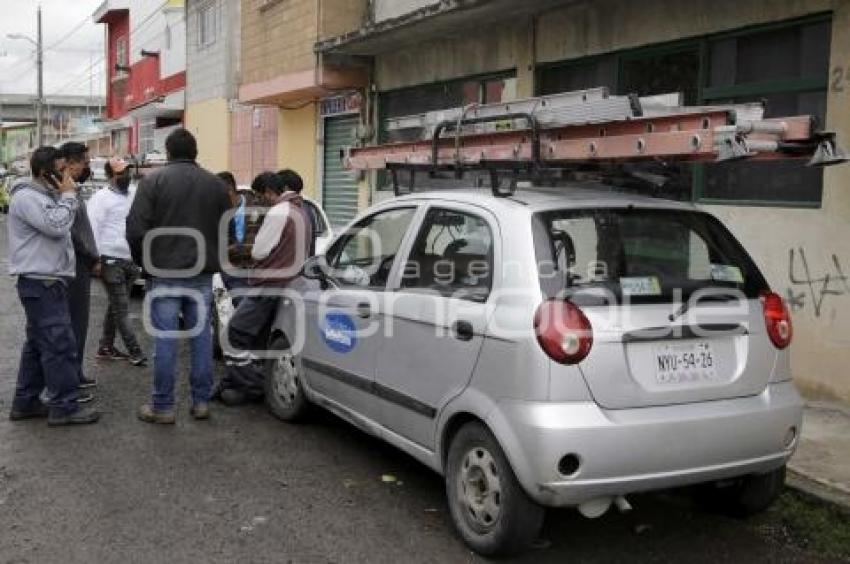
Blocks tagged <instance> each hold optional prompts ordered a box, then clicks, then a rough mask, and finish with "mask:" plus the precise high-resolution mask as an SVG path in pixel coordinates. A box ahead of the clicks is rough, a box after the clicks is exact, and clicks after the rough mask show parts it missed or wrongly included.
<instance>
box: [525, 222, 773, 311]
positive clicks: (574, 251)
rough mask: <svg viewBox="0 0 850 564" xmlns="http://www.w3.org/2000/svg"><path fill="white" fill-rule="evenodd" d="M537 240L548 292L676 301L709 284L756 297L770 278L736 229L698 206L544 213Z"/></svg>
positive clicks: (536, 231) (552, 294)
mask: <svg viewBox="0 0 850 564" xmlns="http://www.w3.org/2000/svg"><path fill="white" fill-rule="evenodd" d="M534 241H535V247H536V253H537V263H538V270H539V274H540V284H541V287H542V289H543V292H544V294H545V295H546V296H547V297H556V296H561V297H572V298H573V299H575V298H583V299H582V301H585V300H587V299H592V296H593V295H594V294H597V295H598V293H597V292H594V291H593V290H594V289H605V290H607V291H608V294H607V295H609V296H610V295H611V294H613V295H614V296H616V297H617V299H618V300H623V298H624V297H627V298H628V300H629V301H630V302H632V303H671V302H674V301H677V300H678V299H687V298H688V297H689V296H690V295H691V294H693V292H695V291H697V290H702V289H705V288H712V289H715V288H717V289H724V288H729V289H735V290H738V291H740V292H743V293H744V294H745V295H746V296H747V297H748V298H755V297H757V296H758V295H759V293H760V292H761V291H762V290H764V289H765V288H766V287H767V284H766V282H765V280H764V277H763V276H762V275H761V273H760V272H759V270H758V268H757V267H756V266H755V264H754V263H753V261H752V259H750V257H749V255H748V254H747V253H746V251H744V249H743V247H741V245H740V244H739V243H738V242H737V241H736V240H735V238H734V237H733V236H732V234H731V233H729V231H728V230H727V229H726V228H725V227H723V225H722V224H721V223H720V222H719V221H718V220H717V219H715V218H714V217H712V216H710V215H708V214H705V213H701V212H696V211H682V210H658V209H641V208H609V209H599V208H595V209H572V210H559V211H552V212H544V213H539V214H537V215H536V216H535V218H534Z"/></svg>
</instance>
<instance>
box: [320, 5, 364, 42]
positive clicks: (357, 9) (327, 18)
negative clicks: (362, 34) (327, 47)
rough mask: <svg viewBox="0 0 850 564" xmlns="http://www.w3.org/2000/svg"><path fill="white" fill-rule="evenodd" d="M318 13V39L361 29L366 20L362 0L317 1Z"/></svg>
mask: <svg viewBox="0 0 850 564" xmlns="http://www.w3.org/2000/svg"><path fill="white" fill-rule="evenodd" d="M317 2H318V4H319V12H320V18H319V19H320V22H321V24H320V26H321V27H320V34H319V35H320V38H321V39H326V38H328V37H336V36H337V35H342V34H344V33H348V32H349V31H353V30H355V29H358V28H359V27H361V26H362V25H363V24H364V23H365V20H366V17H367V14H366V2H364V1H363V0H317Z"/></svg>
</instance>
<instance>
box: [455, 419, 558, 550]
mask: <svg viewBox="0 0 850 564" xmlns="http://www.w3.org/2000/svg"><path fill="white" fill-rule="evenodd" d="M446 493H447V494H448V500H449V509H450V512H451V516H452V521H454V524H455V527H456V528H457V531H458V533H459V534H460V536H461V537H462V538H463V540H464V541H465V542H466V543H467V544H468V545H469V546H470V547H471V548H472V549H473V550H475V551H476V552H478V553H479V554H482V555H485V556H507V555H511V554H516V553H517V552H519V551H521V550H523V549H524V548H525V547H526V546H528V545H529V544H530V543H531V542H533V541H534V540H535V539H536V538H537V535H538V533H539V532H540V527H541V526H542V525H543V516H544V514H545V511H544V509H543V507H541V506H539V505H537V504H536V503H534V502H533V501H532V500H531V499H530V498H529V497H528V495H527V494H526V493H525V491H524V490H523V489H522V486H521V485H520V484H519V482H518V481H517V479H516V476H515V475H514V472H513V470H512V469H511V466H510V464H509V463H508V460H507V458H506V457H505V454H504V452H502V449H501V447H500V446H499V443H498V442H497V441H496V438H495V437H494V436H493V434H492V433H491V432H490V431H489V430H488V429H487V428H486V427H485V426H484V425H482V424H480V423H467V424H466V425H464V426H463V427H462V428H461V429H460V430H459V431H458V433H457V434H456V435H455V436H454V438H453V439H452V442H451V445H450V446H449V453H448V459H447V461H446Z"/></svg>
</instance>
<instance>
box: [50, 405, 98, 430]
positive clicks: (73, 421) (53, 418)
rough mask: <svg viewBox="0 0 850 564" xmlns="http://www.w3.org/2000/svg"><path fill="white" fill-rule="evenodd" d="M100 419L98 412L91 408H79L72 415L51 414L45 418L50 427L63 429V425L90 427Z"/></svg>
mask: <svg viewBox="0 0 850 564" xmlns="http://www.w3.org/2000/svg"><path fill="white" fill-rule="evenodd" d="M99 419H100V412H98V411H95V410H94V409H92V408H91V407H81V408H80V409H78V410H77V411H75V412H74V413H61V414H56V413H51V414H50V415H48V416H47V424H48V425H49V426H51V427H63V426H65V425H91V424H92V423H97V422H98V420H99Z"/></svg>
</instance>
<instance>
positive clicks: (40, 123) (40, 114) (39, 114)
mask: <svg viewBox="0 0 850 564" xmlns="http://www.w3.org/2000/svg"><path fill="white" fill-rule="evenodd" d="M36 14H37V16H36V17H37V19H38V26H37V28H38V31H37V39H38V41H37V45H36V67H38V98H37V99H36V102H35V104H36V109H35V111H36V114H35V137H36V140H37V141H38V146H39V147H41V146H42V145H43V144H44V110H43V106H44V49H43V47H44V43H43V42H42V38H41V4H39V5H38V12H36Z"/></svg>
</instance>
